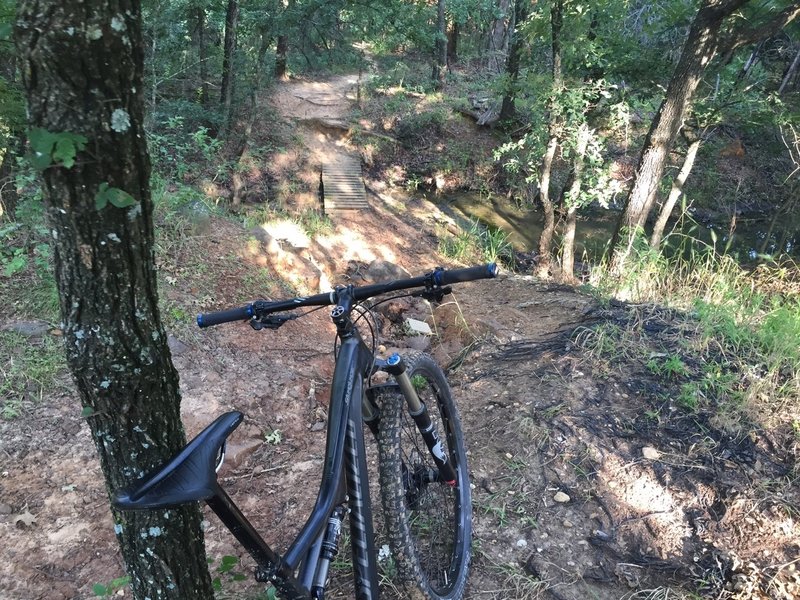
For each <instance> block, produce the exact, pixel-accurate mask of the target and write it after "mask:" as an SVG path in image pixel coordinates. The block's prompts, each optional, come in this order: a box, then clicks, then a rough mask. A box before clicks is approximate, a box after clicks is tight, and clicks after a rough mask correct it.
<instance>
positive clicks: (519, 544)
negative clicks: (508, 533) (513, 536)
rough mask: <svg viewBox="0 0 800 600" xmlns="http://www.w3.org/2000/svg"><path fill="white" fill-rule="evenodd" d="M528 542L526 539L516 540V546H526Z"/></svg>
mask: <svg viewBox="0 0 800 600" xmlns="http://www.w3.org/2000/svg"><path fill="white" fill-rule="evenodd" d="M527 547H528V542H527V541H526V540H517V548H527Z"/></svg>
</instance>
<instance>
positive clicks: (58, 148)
mask: <svg viewBox="0 0 800 600" xmlns="http://www.w3.org/2000/svg"><path fill="white" fill-rule="evenodd" d="M28 141H30V145H31V151H32V154H31V156H30V157H29V160H30V162H31V165H33V167H34V168H35V169H38V170H42V169H46V168H47V167H49V166H50V165H51V164H53V161H56V162H59V163H61V166H63V167H66V168H67V169H69V168H70V167H72V166H73V165H74V164H75V156H76V155H77V154H78V152H80V151H81V150H83V149H84V148H86V143H87V142H88V140H87V139H86V137H84V136H82V135H80V134H78V133H70V132H69V131H63V132H61V133H53V132H51V131H47V130H46V129H43V128H41V127H34V128H33V129H31V130H30V131H29V132H28Z"/></svg>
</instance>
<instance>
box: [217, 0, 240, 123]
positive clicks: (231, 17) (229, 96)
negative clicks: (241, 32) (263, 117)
mask: <svg viewBox="0 0 800 600" xmlns="http://www.w3.org/2000/svg"><path fill="white" fill-rule="evenodd" d="M238 21H239V0H228V10H227V11H226V12H225V49H224V51H223V55H222V86H221V88H220V89H221V91H220V104H221V105H222V114H223V128H224V130H225V131H226V132H227V131H228V128H229V127H230V120H231V117H232V115H231V110H232V108H231V105H232V102H233V81H234V75H235V72H234V65H233V55H234V52H236V26H237V23H238Z"/></svg>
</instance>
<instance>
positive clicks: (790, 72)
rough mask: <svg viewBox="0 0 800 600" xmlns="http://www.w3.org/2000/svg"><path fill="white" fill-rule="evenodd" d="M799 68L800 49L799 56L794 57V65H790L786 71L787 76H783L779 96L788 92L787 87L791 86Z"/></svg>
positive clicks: (799, 49)
mask: <svg viewBox="0 0 800 600" xmlns="http://www.w3.org/2000/svg"><path fill="white" fill-rule="evenodd" d="M798 66H800V48H798V50H797V54H795V55H794V60H793V61H792V64H791V65H789V68H788V69H787V70H786V75H784V76H783V80H782V81H781V85H780V87H779V88H778V94H779V95H780V94H783V92H784V91H785V90H786V86H787V85H789V82H790V81H791V80H792V76H793V75H794V74H795V73H796V72H797V67H798Z"/></svg>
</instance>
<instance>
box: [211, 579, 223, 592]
mask: <svg viewBox="0 0 800 600" xmlns="http://www.w3.org/2000/svg"><path fill="white" fill-rule="evenodd" d="M211 587H213V588H214V591H216V592H220V591H222V581H220V579H219V577H214V580H213V581H212V582H211Z"/></svg>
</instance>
